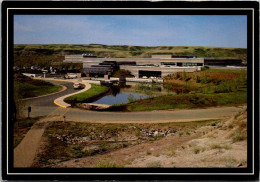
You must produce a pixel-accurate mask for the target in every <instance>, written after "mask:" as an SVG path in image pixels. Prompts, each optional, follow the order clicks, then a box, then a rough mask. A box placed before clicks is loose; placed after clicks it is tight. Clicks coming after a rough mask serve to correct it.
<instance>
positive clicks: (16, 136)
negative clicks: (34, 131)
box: [13, 118, 39, 148]
mask: <svg viewBox="0 0 260 182" xmlns="http://www.w3.org/2000/svg"><path fill="white" fill-rule="evenodd" d="M38 120H39V118H20V119H18V120H17V121H16V122H15V123H14V130H13V132H14V133H13V147H14V148H15V147H16V146H18V145H19V144H20V142H21V141H22V140H23V138H24V137H25V135H26V134H27V132H28V131H29V130H30V129H31V127H32V125H33V124H34V123H36V122H37V121H38Z"/></svg>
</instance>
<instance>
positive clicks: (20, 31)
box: [14, 15, 247, 48]
mask: <svg viewBox="0 0 260 182" xmlns="http://www.w3.org/2000/svg"><path fill="white" fill-rule="evenodd" d="M14 43H15V44H94V43H95V44H107V45H136V46H213V47H236V48H246V47H247V17H246V16H245V15H15V16H14Z"/></svg>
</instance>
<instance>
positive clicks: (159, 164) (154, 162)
mask: <svg viewBox="0 0 260 182" xmlns="http://www.w3.org/2000/svg"><path fill="white" fill-rule="evenodd" d="M146 166H147V167H151V168H159V167H162V164H161V162H160V161H153V162H149V163H147V164H146Z"/></svg>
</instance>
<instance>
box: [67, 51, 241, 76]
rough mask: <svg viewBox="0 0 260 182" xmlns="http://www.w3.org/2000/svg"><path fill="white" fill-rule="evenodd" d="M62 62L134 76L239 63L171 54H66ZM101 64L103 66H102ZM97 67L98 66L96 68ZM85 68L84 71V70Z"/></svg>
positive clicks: (89, 71) (88, 70)
mask: <svg viewBox="0 0 260 182" xmlns="http://www.w3.org/2000/svg"><path fill="white" fill-rule="evenodd" d="M64 62H71V63H83V72H84V73H91V74H92V75H93V74H95V70H98V71H97V72H96V73H97V76H100V74H99V73H102V74H108V71H106V70H108V66H107V65H109V64H110V65H112V64H113V68H112V67H111V69H112V71H111V69H110V70H109V73H112V72H113V70H115V69H114V68H115V67H116V69H119V68H120V69H125V70H128V71H130V72H131V73H132V74H133V75H134V76H135V77H137V78H141V77H144V76H146V77H151V76H153V77H163V76H166V75H168V74H172V73H176V72H183V71H186V72H194V71H199V70H200V69H201V67H203V66H208V65H210V66H211V65H217V66H231V65H236V66H237V65H241V63H242V60H239V59H206V58H197V57H196V56H172V55H152V57H151V58H98V57H96V56H93V55H91V56H86V54H84V55H66V56H65V60H64ZM102 65H103V67H102ZM97 67H98V68H97ZM84 70H85V71H84ZM102 74H101V75H102Z"/></svg>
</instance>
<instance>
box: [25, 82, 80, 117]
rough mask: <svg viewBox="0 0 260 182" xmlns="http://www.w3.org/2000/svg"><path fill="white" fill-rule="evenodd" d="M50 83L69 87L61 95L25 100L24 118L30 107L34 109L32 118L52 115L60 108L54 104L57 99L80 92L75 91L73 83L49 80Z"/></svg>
mask: <svg viewBox="0 0 260 182" xmlns="http://www.w3.org/2000/svg"><path fill="white" fill-rule="evenodd" d="M46 81H47V80H46ZM48 82H51V83H53V84H59V85H63V86H65V87H67V89H66V90H64V91H63V92H60V93H56V94H52V95H48V96H44V97H39V98H32V99H29V100H25V101H24V106H25V107H24V108H25V109H24V111H23V115H24V116H27V108H28V106H31V107H32V112H31V113H30V115H31V116H46V115H48V114H50V113H52V112H53V111H54V110H57V109H58V108H59V107H58V106H57V105H55V104H54V100H55V99H57V98H59V97H61V96H64V95H68V94H71V93H74V92H78V90H75V89H74V88H73V83H71V82H62V81H50V80H48ZM59 110H60V108H59Z"/></svg>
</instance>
